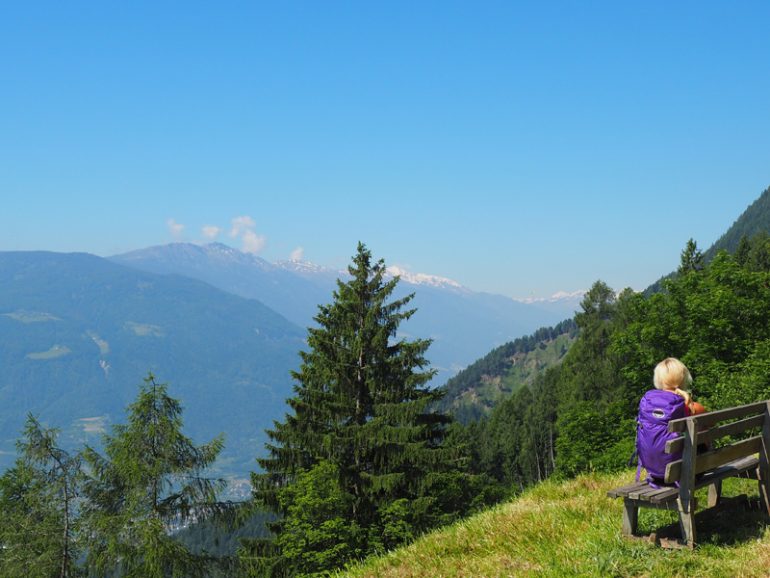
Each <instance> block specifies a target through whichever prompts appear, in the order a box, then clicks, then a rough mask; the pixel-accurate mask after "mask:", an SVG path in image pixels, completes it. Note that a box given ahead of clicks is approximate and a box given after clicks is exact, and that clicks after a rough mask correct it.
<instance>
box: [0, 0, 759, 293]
mask: <svg viewBox="0 0 770 578" xmlns="http://www.w3.org/2000/svg"><path fill="white" fill-rule="evenodd" d="M768 22H770V4H768V3H766V2H741V3H725V2H687V1H685V2H675V3H674V2H638V3H631V2H567V1H564V2H526V3H525V2H451V1H442V2H395V1H389V2H307V3H298V2H285V3H259V2H242V3H240V2H220V3H210V2H209V3H203V2H190V1H187V2H163V3H150V2H144V3H143V2H131V3H128V2H93V3H80V2H66V3H64V2H50V3H41V2H18V3H6V4H5V5H4V6H2V8H0V78H2V90H0V194H1V195H2V206H0V250H29V249H47V250H55V251H88V252H92V253H96V254H99V255H110V254H114V253H119V252H123V251H128V250H132V249H136V248H141V247H145V246H149V245H154V244H159V243H165V242H170V241H172V240H174V239H175V238H178V239H181V240H186V241H203V240H205V238H206V237H205V235H204V234H203V232H202V227H204V226H207V225H208V226H211V227H216V228H218V229H219V230H220V231H221V232H220V234H219V236H218V238H217V240H219V241H222V242H226V243H230V244H233V245H234V246H237V247H241V246H243V245H242V244H243V243H244V242H245V243H246V247H247V248H250V249H253V250H257V249H258V250H259V254H260V255H261V256H263V257H265V258H267V259H270V260H276V259H283V258H287V257H288V256H289V255H290V254H291V253H292V252H293V251H296V250H297V249H298V248H302V250H301V251H300V253H301V254H302V255H303V256H304V258H305V259H307V260H310V261H313V262H316V263H319V264H323V265H328V266H334V267H339V266H344V265H345V264H346V262H347V261H348V259H349V257H350V256H351V255H352V253H353V252H354V250H355V245H356V242H357V241H358V240H363V241H364V242H366V243H367V244H368V245H369V246H370V248H371V249H372V250H373V252H374V253H375V255H376V256H379V257H383V258H384V259H385V260H386V261H387V263H388V264H394V265H400V266H402V267H406V268H407V269H410V270H412V271H414V272H424V273H431V274H435V275H441V276H445V277H450V278H453V279H456V280H457V281H459V282H461V283H463V284H465V285H467V286H469V287H471V288H473V289H477V290H485V291H491V292H496V293H502V294H506V295H511V296H514V297H526V296H533V295H534V296H544V295H550V294H551V293H554V292H556V291H559V290H565V291H574V290H578V289H585V288H587V287H588V286H590V284H591V283H592V282H593V281H594V280H596V279H599V278H600V279H603V280H605V281H606V282H607V283H609V284H610V285H611V286H613V287H615V288H617V289H620V288H622V287H625V286H631V287H633V288H636V289H641V288H644V287H645V286H647V285H648V284H649V283H651V282H653V281H654V280H656V279H657V278H658V277H659V276H660V275H662V274H664V273H666V272H668V271H670V270H671V269H673V268H675V267H676V264H677V262H678V258H679V253H680V251H681V249H682V248H683V247H684V244H685V243H686V241H687V239H688V238H690V237H693V238H695V239H696V240H697V241H698V243H699V244H700V245H701V246H703V247H704V248H705V247H707V246H708V245H710V244H711V243H712V242H713V241H715V240H716V239H717V238H718V237H719V235H720V234H721V233H723V232H724V231H725V230H726V229H727V227H729V225H730V224H731V223H732V222H733V221H734V220H735V219H736V218H737V217H738V216H739V215H740V213H741V212H742V211H743V210H744V209H745V208H746V207H747V206H748V205H749V204H750V203H751V202H752V201H753V200H754V199H756V198H757V197H758V196H759V195H760V194H761V192H762V191H763V190H764V189H765V188H766V187H767V186H769V185H770V162H769V161H770V146H768V140H767V139H768V135H769V134H770V44H768V43H767V24H768ZM238 217H241V218H242V219H241V220H240V221H238V222H239V223H240V224H241V225H242V226H241V227H240V228H239V235H238V237H237V238H233V237H230V236H229V233H230V231H231V230H232V229H233V226H232V223H233V219H236V218H238ZM245 217H248V219H246V218H245ZM169 224H170V225H171V226H169ZM175 224H176V225H183V226H184V228H182V229H180V227H174V225H175ZM172 230H176V231H177V235H176V236H175V235H174V234H173V232H172ZM208 231H209V233H210V234H211V233H213V232H215V231H216V229H208ZM297 254H299V253H297Z"/></svg>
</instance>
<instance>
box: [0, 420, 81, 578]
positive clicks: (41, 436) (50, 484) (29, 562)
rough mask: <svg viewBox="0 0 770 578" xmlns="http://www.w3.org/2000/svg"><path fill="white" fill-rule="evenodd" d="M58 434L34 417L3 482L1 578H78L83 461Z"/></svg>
mask: <svg viewBox="0 0 770 578" xmlns="http://www.w3.org/2000/svg"><path fill="white" fill-rule="evenodd" d="M57 434H58V432H57V430H55V429H46V428H43V427H42V426H41V425H40V422H38V421H37V419H36V418H35V417H33V416H32V415H29V416H28V417H27V422H26V425H25V428H24V437H23V438H22V439H21V440H19V441H18V442H17V444H16V447H17V450H18V452H19V458H18V459H17V460H16V462H15V464H14V466H13V467H12V468H10V469H8V470H7V471H6V472H5V473H4V474H3V476H2V477H1V478H0V575H2V576H30V577H40V578H54V577H58V578H69V577H72V576H78V575H79V574H78V568H77V567H76V561H77V558H78V550H77V548H76V539H75V536H76V534H75V524H76V520H75V506H74V502H75V500H76V498H77V493H78V486H79V483H80V479H81V472H80V457H79V456H78V455H71V454H69V453H68V452H66V451H65V450H63V449H61V448H60V447H58V446H57V443H56V438H57Z"/></svg>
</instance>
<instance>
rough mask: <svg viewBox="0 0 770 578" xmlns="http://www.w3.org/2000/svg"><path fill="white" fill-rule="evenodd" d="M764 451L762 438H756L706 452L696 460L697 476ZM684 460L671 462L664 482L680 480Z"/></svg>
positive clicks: (667, 467)
mask: <svg viewBox="0 0 770 578" xmlns="http://www.w3.org/2000/svg"><path fill="white" fill-rule="evenodd" d="M761 450H762V436H754V437H752V438H749V439H747V440H743V441H740V442H736V443H734V444H732V445H729V446H726V447H723V448H719V449H718V450H713V451H710V452H705V453H702V454H700V455H699V456H697V458H696V459H695V464H694V466H695V468H694V472H695V474H701V473H703V472H706V471H708V470H712V469H714V468H716V467H719V466H722V465H724V464H728V463H730V462H734V461H735V460H737V459H738V458H743V457H746V456H749V455H751V454H755V453H757V452H759V451H761ZM683 463H684V458H682V459H681V460H677V461H675V462H671V463H670V464H668V465H667V466H666V477H665V478H664V481H665V482H666V483H667V484H670V483H673V482H675V481H677V480H680V477H681V473H682V465H683Z"/></svg>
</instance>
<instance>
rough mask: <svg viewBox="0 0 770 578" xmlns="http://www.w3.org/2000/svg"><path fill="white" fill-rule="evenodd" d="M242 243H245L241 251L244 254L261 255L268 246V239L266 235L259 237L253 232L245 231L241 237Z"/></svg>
mask: <svg viewBox="0 0 770 578" xmlns="http://www.w3.org/2000/svg"><path fill="white" fill-rule="evenodd" d="M241 241H243V247H242V249H241V250H242V251H243V252H244V253H255V254H256V253H259V252H260V251H261V250H262V249H264V248H265V245H266V244H267V238H266V237H265V236H264V235H257V234H256V233H255V232H254V231H252V230H248V231H244V232H243V234H242V235H241Z"/></svg>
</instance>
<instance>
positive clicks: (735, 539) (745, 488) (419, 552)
mask: <svg viewBox="0 0 770 578" xmlns="http://www.w3.org/2000/svg"><path fill="white" fill-rule="evenodd" d="M632 476H633V474H632V473H630V472H624V473H622V474H617V475H586V476H581V477H579V478H577V479H575V480H570V481H567V482H562V483H559V482H553V481H549V482H545V483H543V484H541V485H539V486H537V487H535V488H533V489H531V490H529V491H528V492H526V493H525V494H524V495H522V496H521V497H520V498H518V499H516V500H514V501H512V502H509V503H506V504H503V505H500V506H497V507H495V508H492V509H490V510H488V511H485V512H483V513H481V514H478V515H476V516H473V517H471V518H469V519H467V520H463V521H461V522H458V523H457V524H454V525H453V526H450V527H448V528H444V529H441V530H438V531H436V532H433V533H431V534H428V535H426V536H424V537H423V538H421V539H420V540H418V541H416V542H415V543H414V544H412V545H410V546H408V547H405V548H401V549H399V550H396V551H394V552H391V553H389V554H387V555H385V556H381V557H376V558H371V559H369V560H366V561H364V562H363V563H362V564H360V565H358V566H356V567H354V568H352V569H351V570H349V572H347V573H343V574H340V576H347V577H350V578H354V577H357V578H363V577H383V578H385V577H394V578H395V577H398V578H402V577H403V578H405V577H410V578H411V577H426V578H427V577H431V578H443V577H446V578H448V577H484V576H489V577H492V576H500V577H502V576H554V577H556V576H560V577H561V576H650V577H657V576H688V577H692V576H708V577H721V576H724V577H732V576H757V577H759V576H768V575H770V534H768V532H767V529H766V525H765V520H764V519H763V517H762V515H761V513H760V512H759V511H758V509H756V508H755V509H751V510H747V509H746V508H745V507H742V506H739V505H736V506H735V507H733V508H731V509H729V510H725V511H723V512H722V513H720V514H718V515H716V516H712V517H710V518H709V517H703V519H702V520H699V521H698V522H696V523H697V524H698V525H697V529H698V531H699V534H698V537H699V546H698V548H697V549H696V550H695V551H689V550H666V549H663V548H661V547H659V546H656V545H654V544H653V543H651V542H649V541H644V540H629V539H626V538H623V537H622V536H621V535H620V525H621V515H622V501H621V500H613V499H610V498H607V497H606V492H607V490H609V489H611V488H613V487H616V486H620V485H624V484H627V483H629V481H630V480H631V479H632ZM724 494H725V495H726V496H735V495H738V494H748V495H749V497H750V498H751V497H753V498H754V499H756V497H757V490H756V482H749V481H745V480H728V481H726V483H725V488H724ZM699 497H700V498H701V500H702V503H704V504H705V493H704V494H703V495H699ZM696 519H698V517H696ZM676 520H677V518H676V513H675V512H667V511H659V510H649V509H642V510H641V512H640V519H639V530H640V533H649V532H652V531H655V530H658V529H659V528H661V527H663V526H665V525H667V524H670V523H673V522H676Z"/></svg>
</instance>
